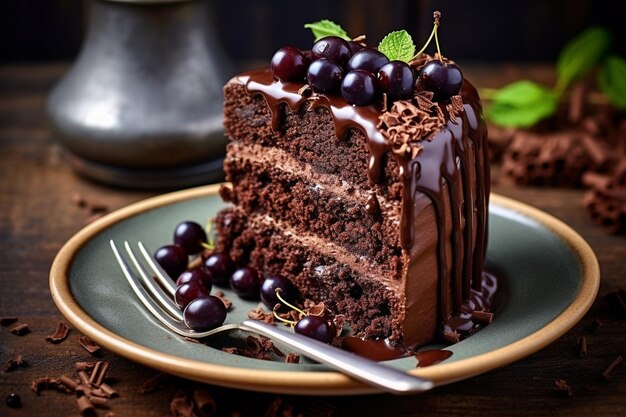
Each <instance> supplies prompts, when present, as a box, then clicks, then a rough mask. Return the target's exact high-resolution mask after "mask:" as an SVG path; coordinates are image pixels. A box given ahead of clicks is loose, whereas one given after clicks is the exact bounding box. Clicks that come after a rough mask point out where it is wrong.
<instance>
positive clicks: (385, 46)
mask: <svg viewBox="0 0 626 417" xmlns="http://www.w3.org/2000/svg"><path fill="white" fill-rule="evenodd" d="M378 51H379V52H382V53H383V54H385V56H386V57H387V58H388V59H389V60H390V61H404V62H409V61H410V60H411V59H413V56H414V55H415V44H414V43H413V38H411V35H409V33H408V32H407V31H406V30H397V31H394V32H391V33H389V34H388V35H387V36H385V37H384V38H383V40H382V41H380V43H379V44H378Z"/></svg>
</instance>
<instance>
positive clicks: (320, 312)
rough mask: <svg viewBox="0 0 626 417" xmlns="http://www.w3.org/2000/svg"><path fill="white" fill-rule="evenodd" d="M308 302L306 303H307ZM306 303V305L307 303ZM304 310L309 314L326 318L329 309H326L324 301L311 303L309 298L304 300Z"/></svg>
mask: <svg viewBox="0 0 626 417" xmlns="http://www.w3.org/2000/svg"><path fill="white" fill-rule="evenodd" d="M307 302H308V303H307ZM307 304H308V305H307ZM304 311H305V312H306V313H307V314H308V315H309V316H316V317H322V318H326V317H327V316H328V313H329V311H328V310H327V309H326V305H324V303H322V302H320V303H317V304H315V303H313V302H311V301H310V300H306V301H305V303H304Z"/></svg>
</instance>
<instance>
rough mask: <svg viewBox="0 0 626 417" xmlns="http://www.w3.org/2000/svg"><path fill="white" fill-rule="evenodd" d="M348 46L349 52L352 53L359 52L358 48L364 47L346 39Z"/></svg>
mask: <svg viewBox="0 0 626 417" xmlns="http://www.w3.org/2000/svg"><path fill="white" fill-rule="evenodd" d="M348 46H349V47H350V53H351V54H352V55H354V54H356V53H357V52H359V51H360V50H362V49H363V48H365V46H363V45H361V44H360V43H358V42H354V41H348Z"/></svg>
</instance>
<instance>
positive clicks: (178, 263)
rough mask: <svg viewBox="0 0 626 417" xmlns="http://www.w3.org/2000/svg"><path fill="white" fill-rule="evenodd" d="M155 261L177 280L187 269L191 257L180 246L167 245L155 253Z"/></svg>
mask: <svg viewBox="0 0 626 417" xmlns="http://www.w3.org/2000/svg"><path fill="white" fill-rule="evenodd" d="M154 259H156V261H157V262H158V263H159V265H161V268H163V269H164V270H165V272H167V274H168V275H169V276H170V278H172V280H175V279H176V278H177V277H178V276H179V275H180V274H181V273H182V272H183V271H184V270H185V269H187V264H188V263H189V255H187V252H186V251H185V250H184V249H183V248H182V247H180V246H178V245H165V246H162V247H160V248H159V249H157V251H156V252H155V253H154Z"/></svg>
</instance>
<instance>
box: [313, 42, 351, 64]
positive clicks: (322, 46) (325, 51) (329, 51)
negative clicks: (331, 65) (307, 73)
mask: <svg viewBox="0 0 626 417" xmlns="http://www.w3.org/2000/svg"><path fill="white" fill-rule="evenodd" d="M311 53H312V54H313V58H315V59H319V58H326V59H330V60H331V61H334V62H335V63H337V64H339V65H340V66H342V67H345V66H346V64H347V63H348V60H349V59H350V57H351V56H352V53H351V52H350V45H348V42H347V41H345V40H343V39H341V38H339V37H337V36H326V37H325V38H322V39H320V40H319V41H317V42H315V44H313V48H311Z"/></svg>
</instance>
